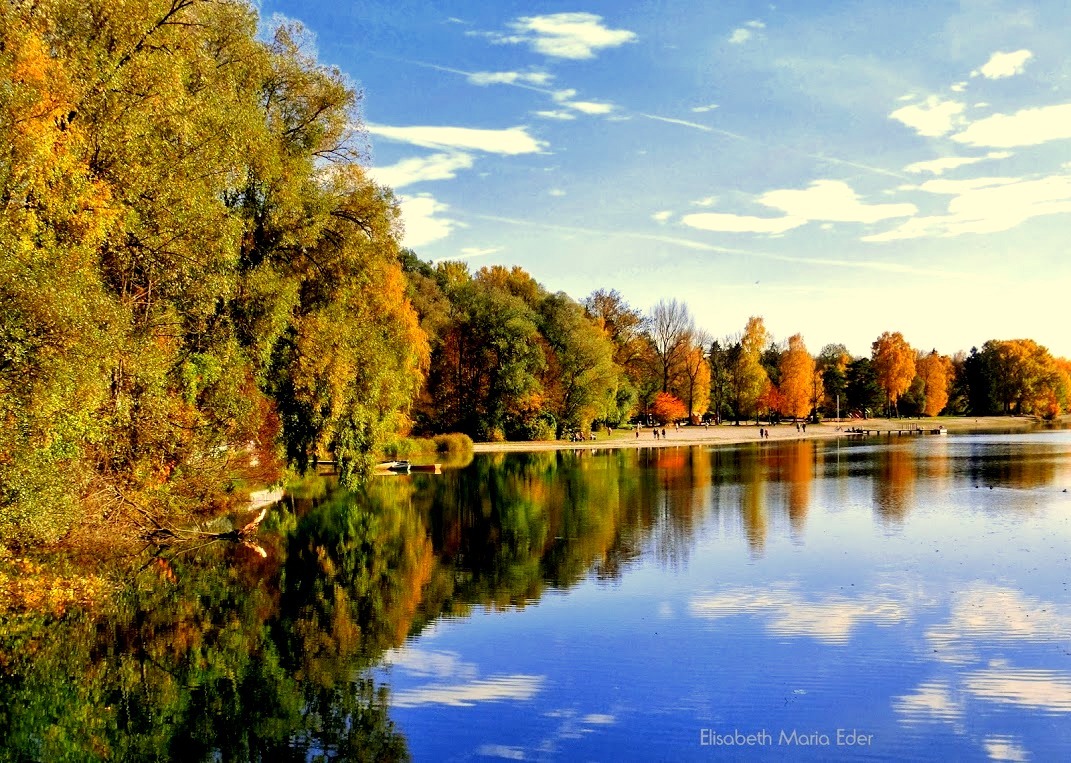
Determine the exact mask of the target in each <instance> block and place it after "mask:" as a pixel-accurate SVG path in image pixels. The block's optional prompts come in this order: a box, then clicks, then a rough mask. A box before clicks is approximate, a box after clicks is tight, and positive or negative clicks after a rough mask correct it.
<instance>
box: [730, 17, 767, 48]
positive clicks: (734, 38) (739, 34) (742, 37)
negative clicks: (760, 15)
mask: <svg viewBox="0 0 1071 763" xmlns="http://www.w3.org/2000/svg"><path fill="white" fill-rule="evenodd" d="M765 28H766V24H764V23H763V22H761V21H758V20H757V19H755V20H752V21H748V22H746V23H745V24H744V25H743V26H742V27H738V28H736V29H734V30H733V33H732V34H731V35H729V42H731V43H732V44H733V45H740V44H741V43H745V42H747V41H748V40H750V39H751V38H752V37H754V36H755V33H754V31H753V30H755V29H765Z"/></svg>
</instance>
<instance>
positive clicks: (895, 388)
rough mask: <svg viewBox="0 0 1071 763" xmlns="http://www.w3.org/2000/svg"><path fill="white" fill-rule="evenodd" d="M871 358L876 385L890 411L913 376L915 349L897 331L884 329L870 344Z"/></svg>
mask: <svg viewBox="0 0 1071 763" xmlns="http://www.w3.org/2000/svg"><path fill="white" fill-rule="evenodd" d="M871 360H872V361H873V364H874V373H875V376H876V378H877V382H878V386H880V387H881V389H882V391H883V392H884V393H885V402H886V404H887V406H889V410H890V413H891V412H894V411H895V410H896V402H897V400H898V399H899V398H900V396H901V395H902V394H904V392H906V391H907V389H908V387H910V386H911V381H912V379H914V378H915V351H914V350H913V349H912V348H911V345H909V344H908V343H907V341H906V340H905V339H904V337H903V335H902V334H901V333H900V332H899V331H896V332H893V333H889V332H888V331H886V332H885V333H883V334H882V335H881V336H879V337H878V338H877V339H876V340H875V341H874V344H873V345H872V346H871Z"/></svg>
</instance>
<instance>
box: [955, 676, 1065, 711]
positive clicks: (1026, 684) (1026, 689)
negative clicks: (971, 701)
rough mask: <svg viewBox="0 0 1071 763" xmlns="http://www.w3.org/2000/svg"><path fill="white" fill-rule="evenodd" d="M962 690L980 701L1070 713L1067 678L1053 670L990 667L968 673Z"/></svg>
mask: <svg viewBox="0 0 1071 763" xmlns="http://www.w3.org/2000/svg"><path fill="white" fill-rule="evenodd" d="M963 685H964V688H965V689H966V690H967V691H968V692H970V693H971V694H973V695H974V696H975V697H978V698H980V699H985V700H989V701H991V702H998V703H1001V704H1008V705H1019V706H1021V707H1030V708H1036V709H1039V710H1045V711H1048V712H1050V713H1071V675H1068V674H1067V673H1059V672H1056V671H1054V670H1027V669H1014V668H1008V667H1003V666H1002V667H992V668H987V669H985V670H979V671H975V672H973V673H968V674H967V675H966V676H965V677H964V680H963Z"/></svg>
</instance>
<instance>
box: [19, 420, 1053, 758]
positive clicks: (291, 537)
mask: <svg viewBox="0 0 1071 763" xmlns="http://www.w3.org/2000/svg"><path fill="white" fill-rule="evenodd" d="M1068 490H1071V433H1069V432H1045V433H1039V434H1028V435H970V436H949V437H922V438H904V439H901V440H897V439H895V438H894V439H892V440H888V439H882V440H853V441H841V442H840V443H835V442H818V441H798V442H789V443H777V444H775V443H754V444H751V445H748V446H741V447H737V448H717V449H712V448H706V447H689V448H684V447H682V448H665V449H649V450H641V451H633V450H621V451H603V452H594V453H581V452H563V453H538V454H513V455H508V456H507V455H497V456H478V457H476V458H475V460H474V461H473V462H472V463H471V464H470V465H468V466H467V467H465V468H463V469H458V470H452V471H447V472H446V473H444V474H442V475H423V474H414V475H411V476H402V477H384V478H379V479H378V480H377V481H376V482H375V483H374V484H373V485H372V486H371V487H370V488H369V489H368V491H367V492H366V493H364V494H361V495H354V494H348V493H343V492H339V491H335V490H332V489H331V487H330V485H329V484H327V483H324V482H310V483H308V484H306V485H305V486H304V488H303V489H302V490H301V491H298V493H297V495H296V496H295V497H293V498H291V499H289V500H288V501H287V502H286V504H284V505H283V506H280V507H279V509H278V511H277V512H276V513H275V514H274V515H273V517H272V519H271V520H270V522H271V523H270V524H269V525H267V526H266V528H265V531H264V532H263V533H262V535H263V536H264V538H263V540H262V541H261V543H262V544H263V548H262V549H261V551H263V552H264V554H265V556H263V557H262V556H261V553H260V552H259V551H257V550H256V549H250V548H243V547H239V546H226V547H222V546H221V547H219V548H215V547H213V548H207V549H201V550H198V551H196V552H195V553H183V554H178V553H171V554H170V555H169V554H167V553H165V554H163V555H161V556H160V557H158V558H157V559H155V560H153V561H152V563H151V564H149V565H148V566H146V567H145V568H143V569H142V571H141V572H140V573H139V574H138V576H137V578H136V581H137V583H136V585H135V586H133V588H132V590H131V591H130V592H129V594H128V595H127V597H126V599H125V600H124V604H123V606H121V607H119V608H118V609H117V611H116V612H114V613H110V614H109V615H108V617H105V618H101V617H96V618H90V617H89V616H85V617H83V618H79V617H74V616H72V617H69V618H66V619H64V620H63V621H62V622H60V623H56V622H49V623H41V622H36V621H33V622H31V621H26V622H18V623H5V624H4V627H5V630H4V633H3V635H4V639H5V641H4V644H3V646H4V648H5V649H15V648H20V649H23V648H30V649H32V650H33V657H32V659H31V658H26V659H23V660H22V661H20V660H17V659H14V658H7V659H6V660H5V661H0V723H6V725H7V727H8V728H9V734H8V737H7V739H6V741H0V750H2V751H6V755H5V756H4V757H6V758H9V759H18V758H20V757H23V758H24V757H27V750H29V751H30V754H29V757H48V756H47V755H45V753H47V752H49V751H52V752H55V751H63V750H66V751H67V752H68V756H69V757H71V758H72V759H80V758H82V759H84V758H85V757H94V756H97V757H104V758H112V759H139V758H151V757H153V755H154V752H155V754H156V755H163V756H164V757H167V756H170V757H182V758H184V759H202V758H217V759H219V758H222V759H247V758H248V759H266V760H311V759H317V758H320V757H330V758H342V759H374V760H387V759H396V758H404V757H406V756H411V757H412V758H414V759H416V760H434V761H438V760H473V759H507V760H547V759H560V760H705V759H711V758H749V759H755V758H758V759H763V758H766V759H785V758H790V759H814V760H827V759H903V758H912V759H950V760H987V759H992V760H1057V759H1067V758H1068V757H1069V756H1071V595H1069V589H1068V585H1069V582H1071V572H1069V561H1071V559H1069V557H1071V493H1069V492H1066V491H1068ZM12 634H14V635H12ZM749 737H750V739H749ZM5 745H6V746H5ZM35 751H36V752H35Z"/></svg>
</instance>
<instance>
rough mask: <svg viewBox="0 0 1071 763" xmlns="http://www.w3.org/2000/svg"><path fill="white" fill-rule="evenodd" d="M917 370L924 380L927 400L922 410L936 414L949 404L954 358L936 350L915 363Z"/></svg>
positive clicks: (926, 413)
mask: <svg viewBox="0 0 1071 763" xmlns="http://www.w3.org/2000/svg"><path fill="white" fill-rule="evenodd" d="M915 371H916V373H917V374H918V377H919V378H920V379H921V380H922V384H923V393H924V395H925V402H924V403H923V406H922V412H923V413H924V414H925V415H927V416H936V415H937V414H939V413H940V412H941V411H943V410H944V407H945V406H946V405H948V386H949V383H950V381H951V380H952V359H951V358H949V357H948V356H947V355H938V354H937V350H934V351H933V352H931V353H930V354H929V355H923V356H922V357H920V358H919V359H918V361H917V362H916V363H915Z"/></svg>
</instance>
